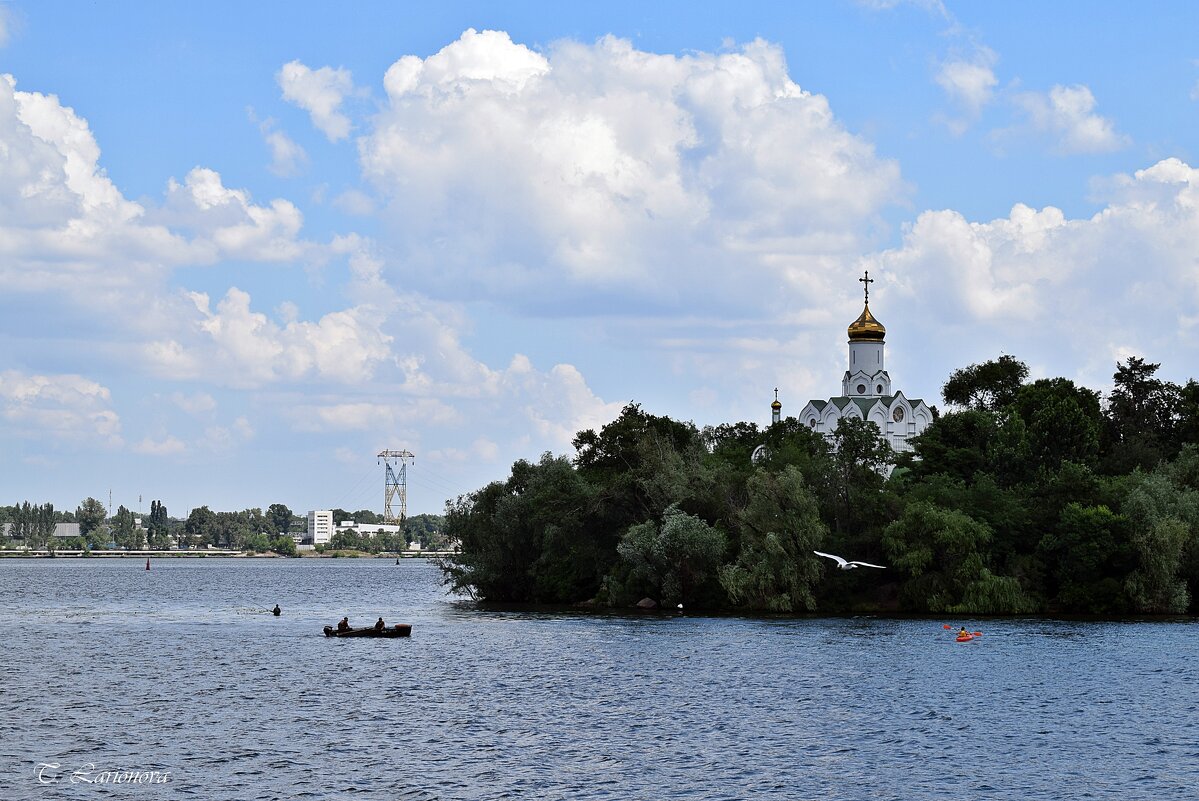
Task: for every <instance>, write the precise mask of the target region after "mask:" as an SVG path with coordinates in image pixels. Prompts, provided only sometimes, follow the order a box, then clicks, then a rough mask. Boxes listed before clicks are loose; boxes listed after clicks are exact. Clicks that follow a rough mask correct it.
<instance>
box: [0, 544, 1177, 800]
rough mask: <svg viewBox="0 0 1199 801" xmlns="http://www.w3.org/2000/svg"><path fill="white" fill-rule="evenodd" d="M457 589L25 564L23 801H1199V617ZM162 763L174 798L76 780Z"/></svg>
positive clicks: (16, 613)
mask: <svg viewBox="0 0 1199 801" xmlns="http://www.w3.org/2000/svg"><path fill="white" fill-rule="evenodd" d="M437 579H438V572H437V571H436V569H435V568H434V567H433V566H432V565H429V564H426V563H424V562H421V561H418V560H411V561H405V562H404V563H402V564H400V565H395V564H394V563H393V562H391V561H389V560H341V559H337V560H332V559H319V560H318V559H304V560H283V559H274V560H268V559H237V560H229V559H225V560H220V559H162V560H158V561H156V562H155V563H154V565H153V569H152V570H151V571H149V572H147V571H146V570H145V569H144V564H143V563H140V562H136V561H134V560H127V559H114V560H100V559H91V560H81V559H56V560H12V559H7V560H0V624H2V625H3V628H4V630H5V631H6V632H7V637H6V638H5V640H4V642H3V643H2V644H0V799H13V801H18V800H19V799H52V798H197V799H276V798H297V799H393V798H401V799H402V798H411V799H432V798H437V799H500V798H512V799H524V798H531V799H543V798H544V799H570V800H571V801H574V800H575V799H601V798H602V799H670V798H702V799H709V798H710V799H725V798H727V799H750V798H753V799H758V798H762V799H789V800H790V799H905V800H907V799H967V798H970V799H975V798H1023V799H1059V798H1072V799H1073V798H1079V799H1082V798H1093V799H1121V801H1125V800H1128V799H1175V798H1177V799H1192V798H1196V797H1199V789H1196V788H1199V646H1197V645H1196V641H1197V639H1199V624H1197V623H1195V622H1135V623H1133V622H1129V623H1082V624H1079V623H1068V622H1059V621H1048V620H1013V621H984V622H980V621H969V620H967V621H958V620H946V621H939V620H938V621H931V620H891V619H882V618H870V617H863V618H836V619H801V620H785V619H765V620H764V619H739V618H713V617H702V616H691V615H680V616H661V617H660V616H648V615H644V616H619V615H612V616H597V615H586V614H571V613H561V614H548V613H516V612H511V613H497V612H488V611H480V610H477V609H475V608H474V607H473V605H472V604H470V603H468V602H465V601H462V600H460V599H454V598H450V597H447V596H446V595H445V594H444V591H443V590H442V588H441V587H440V585H439V583H438V580H437ZM275 603H278V604H280V606H282V608H283V615H282V616H281V617H279V618H276V617H273V616H271V615H270V614H268V613H267V611H266V610H267V609H268V608H269V607H271V606H273V605H274V604H275ZM343 614H348V615H349V616H350V620H351V622H352V623H357V624H359V625H366V624H369V623H371V622H373V621H374V619H375V618H376V617H377V616H379V615H383V616H384V617H385V618H386V619H387V620H388V621H389V622H408V623H411V624H413V635H412V638H411V639H409V640H403V639H399V640H395V639H393V640H373V639H357V640H330V639H327V638H325V637H324V636H322V635H321V626H322V625H324V624H326V623H332V622H335V621H336V620H337V619H339V618H340V617H341V616H342V615H343ZM943 622H944V623H953V624H958V623H964V624H966V625H967V626H968V627H970V628H976V629H981V630H983V631H984V636H983V637H981V638H979V639H978V640H976V641H974V642H971V643H966V644H958V643H956V642H954V641H953V639H952V637H951V636H950V633H949V632H947V631H945V630H944V629H943V628H942V625H941V624H942V623H943ZM42 763H49V764H56V765H58V766H59V768H58V769H57V771H55V770H54V769H42V770H43V772H42V779H43V781H47V780H51V779H55V778H57V781H56V782H54V783H48V784H42V783H39V780H38V771H39V765H40V764H42ZM88 765H91V766H94V767H92V768H88V767H87V766H88ZM137 769H140V770H158V771H165V772H168V773H169V782H168V783H167V784H158V785H146V784H123V785H117V786H112V785H104V786H101V785H98V784H96V783H94V782H93V783H88V782H85V781H76V782H74V783H72V782H71V780H70V777H71V775H72V773H73V772H74V771H77V770H78V771H82V773H83V775H84V776H85V777H86V776H91V777H92V778H95V777H96V776H97V775H99V773H100V772H101V771H104V770H111V771H118V770H119V771H128V770H137Z"/></svg>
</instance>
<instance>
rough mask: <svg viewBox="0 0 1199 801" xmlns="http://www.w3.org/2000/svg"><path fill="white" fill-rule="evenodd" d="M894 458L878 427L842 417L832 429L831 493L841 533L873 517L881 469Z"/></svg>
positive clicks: (881, 476)
mask: <svg viewBox="0 0 1199 801" xmlns="http://www.w3.org/2000/svg"><path fill="white" fill-rule="evenodd" d="M894 459H895V453H894V452H893V451H892V450H891V446H889V445H888V444H887V443H886V442H885V441H884V440H883V439H882V435H881V433H880V432H879V430H878V426H877V425H875V424H874V423H871V422H868V421H866V420H861V419H859V418H856V417H842V418H841V419H840V420H839V421H838V422H837V428H836V429H835V430H834V431H833V472H832V488H831V489H832V492H833V496H834V497H835V499H836V515H835V521H836V526H837V530H838V531H839V532H846V531H849V532H854V531H857V530H858V529H860V528H861V527H862V524H863V522H864V521H865V520H867V519H869V518H871V517H873V516H874V515H873V512H874V511H875V509H876V502H877V500H878V499H879V490H880V489H882V486H883V474H882V470H883V469H884V467H885V466H886V465H889V464H891V463H892V462H893V461H894Z"/></svg>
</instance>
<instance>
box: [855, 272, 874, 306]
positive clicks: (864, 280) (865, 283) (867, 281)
mask: <svg viewBox="0 0 1199 801" xmlns="http://www.w3.org/2000/svg"><path fill="white" fill-rule="evenodd" d="M858 282H859V283H861V284H862V285H863V286H864V287H865V289H866V302H867V303H869V302H870V285H871V284H873V283H874V279H873V278H871V277H870V271H869V270H867V271H866V277H865V278H859V279H858Z"/></svg>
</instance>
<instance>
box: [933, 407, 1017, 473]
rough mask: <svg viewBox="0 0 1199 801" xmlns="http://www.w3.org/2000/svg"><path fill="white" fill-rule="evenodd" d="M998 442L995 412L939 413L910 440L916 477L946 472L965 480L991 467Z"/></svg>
mask: <svg viewBox="0 0 1199 801" xmlns="http://www.w3.org/2000/svg"><path fill="white" fill-rule="evenodd" d="M998 441H999V424H998V418H997V416H996V415H995V414H993V413H991V412H986V411H974V410H971V411H964V412H950V413H948V414H943V415H941V416H940V417H939V418H937V419H936V420H934V421H933V422H932V423H931V424H930V425H929V426H928V428H926V429H925V430H924V433H922V434H921V435H920V436H919V437H917V438H916V440H915V442H914V443H913V448H914V450H915V452H916V456H917V459H918V460H917V461H916V462H914V463H913V465H912V469H913V470H914V471H915V472H916V474H917V476H918V477H925V476H933V475H946V476H949V477H951V478H955V479H958V480H960V481H962V482H966V483H969V482H971V481H973V480H974V478H975V476H977V475H979V474H981V473H990V472H992V471H993V470H994V468H995V461H994V459H993V453H994V451H995V449H996V447H997V443H998Z"/></svg>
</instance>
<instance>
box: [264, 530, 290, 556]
mask: <svg viewBox="0 0 1199 801" xmlns="http://www.w3.org/2000/svg"><path fill="white" fill-rule="evenodd" d="M270 544H271V550H272V551H274V552H275V553H277V554H280V555H282V556H295V555H296V541H295V540H294V539H293V538H292V537H291V535H290V534H280V535H279V536H277V537H275V538H274V539H273V540H271V543H270Z"/></svg>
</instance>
